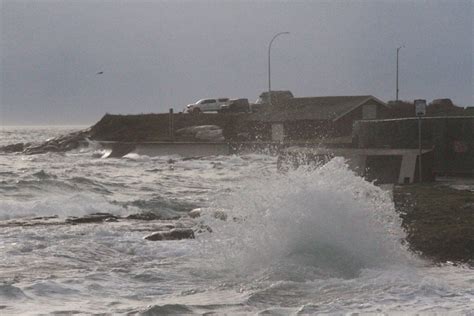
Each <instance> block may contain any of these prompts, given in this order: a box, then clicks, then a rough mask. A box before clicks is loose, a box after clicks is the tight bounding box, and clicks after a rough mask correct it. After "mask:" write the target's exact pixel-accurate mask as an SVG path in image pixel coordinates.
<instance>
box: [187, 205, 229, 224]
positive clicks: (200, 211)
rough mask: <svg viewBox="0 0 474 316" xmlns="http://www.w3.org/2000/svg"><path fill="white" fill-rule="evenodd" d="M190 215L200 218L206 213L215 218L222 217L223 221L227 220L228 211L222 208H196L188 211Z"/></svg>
mask: <svg viewBox="0 0 474 316" xmlns="http://www.w3.org/2000/svg"><path fill="white" fill-rule="evenodd" d="M188 215H189V217H191V218H198V217H201V216H204V215H210V216H212V217H214V218H215V219H220V220H221V221H226V220H227V213H226V212H225V211H224V210H222V209H214V208H195V209H193V210H191V211H189V212H188Z"/></svg>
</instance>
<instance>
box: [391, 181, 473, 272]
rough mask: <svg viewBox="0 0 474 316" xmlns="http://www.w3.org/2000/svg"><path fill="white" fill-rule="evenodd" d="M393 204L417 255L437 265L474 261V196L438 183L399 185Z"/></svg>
mask: <svg viewBox="0 0 474 316" xmlns="http://www.w3.org/2000/svg"><path fill="white" fill-rule="evenodd" d="M393 197H394V202H395V206H396V209H397V211H398V212H399V213H400V217H401V219H402V226H403V228H404V229H405V231H406V233H407V237H406V241H407V242H408V245H409V248H410V249H411V250H412V251H414V252H415V253H419V254H421V255H422V256H424V257H427V258H429V259H432V260H433V261H435V262H448V261H450V262H462V263H472V262H473V261H474V193H473V192H471V191H467V190H456V189H453V188H450V187H447V186H442V185H437V184H416V185H405V186H396V187H395V189H394V196H393Z"/></svg>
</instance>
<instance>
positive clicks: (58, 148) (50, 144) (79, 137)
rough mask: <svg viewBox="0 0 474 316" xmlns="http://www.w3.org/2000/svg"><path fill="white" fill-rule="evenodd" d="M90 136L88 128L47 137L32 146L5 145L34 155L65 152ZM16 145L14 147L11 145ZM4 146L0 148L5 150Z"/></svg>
mask: <svg viewBox="0 0 474 316" xmlns="http://www.w3.org/2000/svg"><path fill="white" fill-rule="evenodd" d="M89 136H90V129H86V130H82V131H78V132H73V133H70V134H67V135H62V136H59V137H56V138H53V139H48V140H47V141H45V142H43V143H42V144H40V145H36V146H32V145H30V144H23V147H21V146H20V144H14V145H9V146H10V147H9V146H5V147H9V148H13V149H20V150H18V151H19V152H22V153H23V154H25V155H36V154H44V153H47V152H66V151H69V150H72V149H76V148H78V147H79V146H80V145H81V142H85V141H86V140H87V138H88V137H89ZM12 146H16V147H12ZM5 147H2V148H0V149H1V150H4V151H5Z"/></svg>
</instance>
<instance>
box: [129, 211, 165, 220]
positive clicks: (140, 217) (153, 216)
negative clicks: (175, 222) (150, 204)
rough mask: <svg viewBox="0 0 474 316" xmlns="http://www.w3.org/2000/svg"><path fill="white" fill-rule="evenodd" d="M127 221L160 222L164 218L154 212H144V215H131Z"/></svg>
mask: <svg viewBox="0 0 474 316" xmlns="http://www.w3.org/2000/svg"><path fill="white" fill-rule="evenodd" d="M126 218H127V219H138V220H142V221H154V220H160V219H163V216H161V215H158V214H156V213H153V212H142V213H136V214H130V215H128V216H127V217H126Z"/></svg>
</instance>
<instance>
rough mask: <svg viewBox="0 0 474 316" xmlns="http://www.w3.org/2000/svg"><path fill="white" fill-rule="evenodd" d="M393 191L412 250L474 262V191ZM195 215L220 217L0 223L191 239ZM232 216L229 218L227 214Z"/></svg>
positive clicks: (436, 258) (199, 225) (148, 215)
mask: <svg viewBox="0 0 474 316" xmlns="http://www.w3.org/2000/svg"><path fill="white" fill-rule="evenodd" d="M393 197H394V202H395V207H396V210H397V212H398V213H399V214H400V218H401V219H402V227H403V229H404V230H405V231H406V234H407V237H406V242H407V243H408V245H409V249H410V250H411V251H413V252H414V253H417V254H418V255H420V256H422V257H424V258H426V259H428V260H430V261H432V262H434V263H446V262H452V263H454V264H468V265H471V266H474V192H473V191H470V190H457V189H454V188H451V187H449V186H447V185H445V184H440V183H427V184H415V185H404V186H396V187H395V188H394V191H393ZM201 216H211V217H213V218H216V219H219V220H222V221H226V220H228V214H227V213H226V212H225V211H224V210H220V209H206V208H203V209H193V210H190V211H189V212H187V213H183V216H181V217H177V218H166V219H165V218H161V217H160V216H158V215H156V214H155V213H153V212H144V213H137V214H131V215H128V216H123V217H121V216H116V215H113V214H109V213H94V214H89V215H86V216H82V217H73V216H71V217H68V218H59V217H57V216H48V217H35V218H21V219H10V220H3V221H0V228H6V227H25V228H26V227H32V226H38V225H41V226H55V225H126V226H127V227H133V230H134V231H142V232H143V235H144V236H143V238H144V239H146V240H149V241H164V240H180V239H193V238H195V236H196V235H197V234H200V233H202V232H212V228H211V227H209V226H207V225H205V224H204V223H203V221H202V220H200V217H201ZM233 220H235V218H234V219H233Z"/></svg>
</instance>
